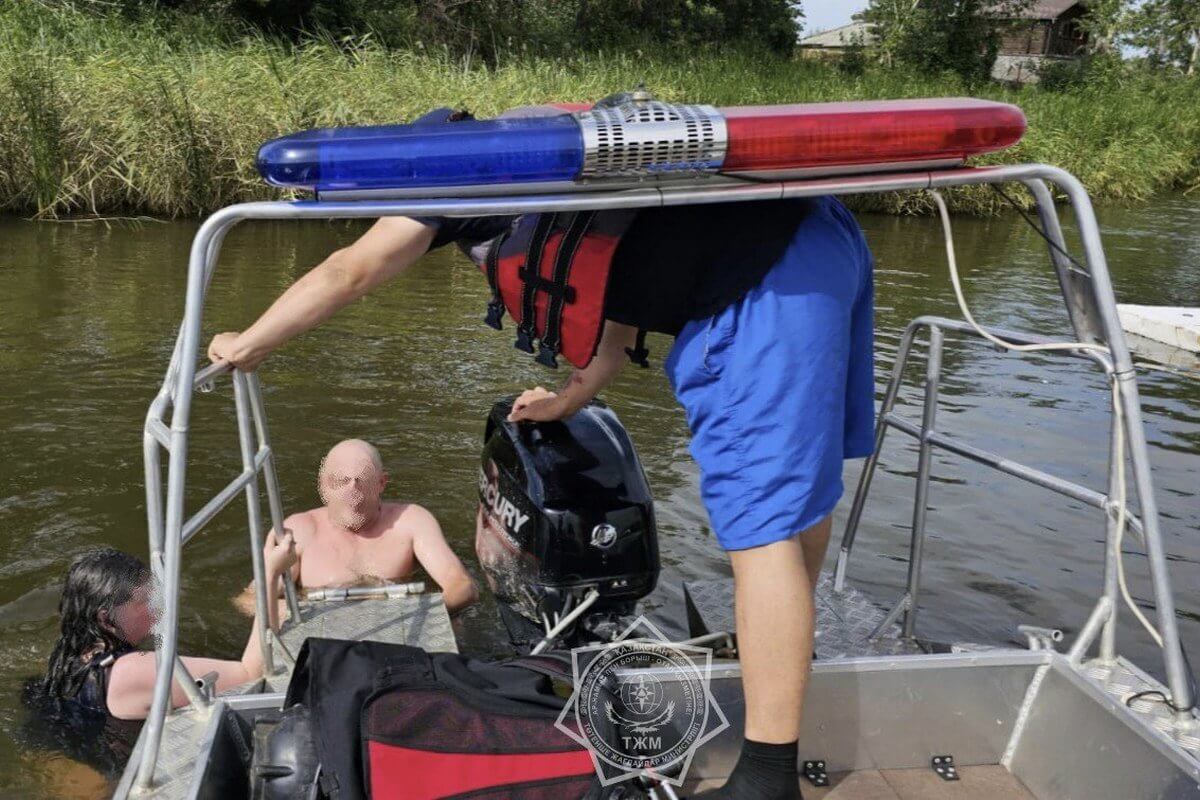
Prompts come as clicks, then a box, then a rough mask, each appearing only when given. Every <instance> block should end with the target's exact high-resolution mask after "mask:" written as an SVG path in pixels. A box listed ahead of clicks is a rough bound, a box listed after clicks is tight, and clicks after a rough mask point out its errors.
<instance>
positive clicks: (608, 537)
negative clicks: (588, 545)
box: [592, 522, 617, 547]
mask: <svg viewBox="0 0 1200 800" xmlns="http://www.w3.org/2000/svg"><path fill="white" fill-rule="evenodd" d="M616 540H617V529H616V528H614V527H613V526H612V525H609V524H608V523H607V522H602V523H600V524H599V525H597V526H596V527H594V528H592V546H593V547H610V546H612V543H613V542H615V541H616Z"/></svg>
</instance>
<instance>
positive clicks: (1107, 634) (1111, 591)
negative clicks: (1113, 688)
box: [1099, 408, 1125, 664]
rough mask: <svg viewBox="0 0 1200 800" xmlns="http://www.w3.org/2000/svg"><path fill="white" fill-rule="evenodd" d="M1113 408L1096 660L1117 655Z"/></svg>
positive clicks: (1115, 423)
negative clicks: (1103, 605) (1104, 612)
mask: <svg viewBox="0 0 1200 800" xmlns="http://www.w3.org/2000/svg"><path fill="white" fill-rule="evenodd" d="M1117 420H1118V416H1117V409H1116V408H1113V410H1112V424H1111V427H1110V429H1109V435H1108V492H1107V495H1108V507H1107V508H1105V509H1104V522H1105V525H1104V597H1105V598H1106V599H1107V600H1108V608H1109V610H1108V616H1107V617H1106V618H1105V620H1104V630H1103V631H1102V632H1101V634H1100V656H1099V658H1100V661H1102V662H1103V663H1105V664H1111V663H1113V661H1115V660H1116V657H1117V608H1118V607H1119V605H1120V603H1119V601H1118V598H1117V593H1118V592H1119V591H1120V586H1119V584H1118V581H1117V568H1118V560H1119V559H1120V558H1121V543H1120V542H1118V541H1117V520H1116V517H1115V515H1114V514H1113V498H1114V497H1116V492H1117V471H1118V470H1119V469H1120V468H1121V463H1120V461H1119V459H1123V458H1124V457H1125V454H1124V453H1123V452H1122V453H1118V448H1117V440H1118V438H1120V428H1119V423H1118V421H1117Z"/></svg>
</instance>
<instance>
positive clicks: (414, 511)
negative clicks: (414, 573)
mask: <svg viewBox="0 0 1200 800" xmlns="http://www.w3.org/2000/svg"><path fill="white" fill-rule="evenodd" d="M404 513H405V515H406V516H408V517H409V519H410V523H409V524H410V525H411V530H412V543H413V554H414V555H415V556H416V559H417V563H418V564H420V565H421V566H422V567H423V568H424V569H425V571H426V572H427V573H429V577H430V578H433V580H434V581H435V582H436V583H437V585H438V586H440V587H441V588H442V602H444V603H445V604H446V610H447V611H449V612H450V613H451V614H455V613H457V612H459V611H461V610H463V609H464V608H466V607H467V606H469V605H471V604H472V603H474V602H475V601H476V600H478V599H479V591H478V590H477V589H476V588H475V581H473V580H471V576H470V575H469V574H468V573H467V569H466V567H464V566H463V563H462V561H460V560H459V558H458V556H456V555H455V554H454V551H453V550H451V549H450V545H449V544H448V543H447V542H446V537H445V536H444V535H442V528H441V526H440V525H438V521H437V518H435V517H434V516H433V514H431V513H429V512H428V511H426V510H425V509H424V508H421V507H420V506H417V505H410V506H409V507H408V509H407V510H406V511H405V512H404Z"/></svg>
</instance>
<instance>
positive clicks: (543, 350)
mask: <svg viewBox="0 0 1200 800" xmlns="http://www.w3.org/2000/svg"><path fill="white" fill-rule="evenodd" d="M555 355H557V353H556V352H555V349H554V348H553V347H547V346H546V343H545V342H544V341H543V342H541V343H540V344H539V345H538V354H537V358H536V359H535V360H536V361H537V362H538V363H539V364H541V365H542V366H544V367H550V368H551V369H558V359H556V358H555Z"/></svg>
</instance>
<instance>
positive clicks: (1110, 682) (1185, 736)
mask: <svg viewBox="0 0 1200 800" xmlns="http://www.w3.org/2000/svg"><path fill="white" fill-rule="evenodd" d="M1082 672H1083V674H1084V675H1085V676H1087V677H1088V678H1090V679H1091V680H1093V681H1095V682H1096V683H1097V684H1098V685H1099V686H1100V687H1101V688H1102V689H1104V691H1105V692H1107V693H1108V694H1110V695H1112V696H1113V697H1115V698H1116V699H1117V700H1119V701H1120V702H1121V703H1122V704H1125V705H1127V706H1128V708H1129V709H1130V710H1131V711H1133V712H1134V714H1136V715H1137V716H1138V717H1139V718H1141V720H1142V722H1144V723H1146V724H1147V725H1149V726H1150V727H1151V728H1153V729H1155V730H1156V731H1158V732H1159V733H1162V734H1164V735H1165V736H1166V737H1167V738H1168V739H1170V740H1171V741H1173V742H1175V744H1177V745H1179V747H1181V748H1183V749H1184V750H1186V751H1187V752H1188V754H1189V755H1191V757H1192V758H1194V759H1196V760H1197V761H1200V718H1197V719H1196V721H1195V722H1194V724H1193V725H1192V726H1191V728H1190V730H1185V729H1181V728H1180V727H1179V726H1178V725H1176V724H1175V718H1174V713H1173V712H1172V711H1171V710H1170V709H1169V708H1167V706H1166V704H1165V703H1163V702H1162V701H1161V700H1155V699H1152V698H1151V697H1145V698H1140V699H1137V700H1132V702H1130V700H1131V698H1132V697H1133V696H1134V695H1135V694H1138V693H1139V692H1162V693H1163V694H1164V695H1166V694H1167V689H1166V687H1164V686H1163V685H1162V684H1161V683H1158V682H1157V681H1155V680H1154V679H1152V678H1150V677H1149V676H1148V675H1146V674H1145V673H1143V672H1142V671H1141V670H1139V669H1137V668H1136V667H1134V666H1132V665H1131V664H1129V663H1128V662H1126V661H1125V660H1124V659H1120V658H1118V659H1117V660H1116V661H1115V662H1114V663H1112V664H1105V663H1103V662H1101V661H1099V660H1093V661H1089V662H1087V663H1086V664H1084V665H1083V669H1082ZM1192 716H1193V717H1196V712H1195V711H1193V712H1192Z"/></svg>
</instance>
